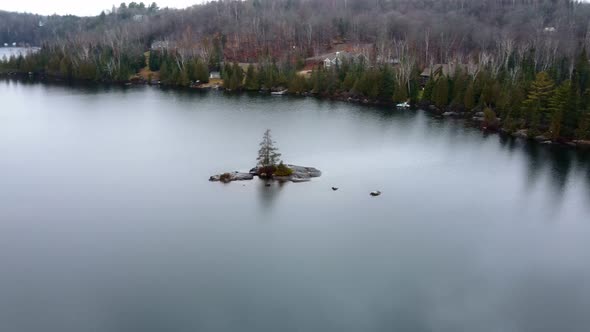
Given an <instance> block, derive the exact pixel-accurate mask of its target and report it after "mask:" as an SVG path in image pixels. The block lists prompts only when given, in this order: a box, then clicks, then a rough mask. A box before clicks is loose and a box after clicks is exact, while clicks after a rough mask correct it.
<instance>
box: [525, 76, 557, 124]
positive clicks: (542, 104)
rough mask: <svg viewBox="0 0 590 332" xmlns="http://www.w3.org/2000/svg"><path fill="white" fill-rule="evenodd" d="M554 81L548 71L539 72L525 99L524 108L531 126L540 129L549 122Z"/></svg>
mask: <svg viewBox="0 0 590 332" xmlns="http://www.w3.org/2000/svg"><path fill="white" fill-rule="evenodd" d="M553 89H554V85H553V81H552V80H551V79H550V78H549V75H548V74H547V73H546V72H540V73H538V74H537V76H536V79H535V80H534V81H533V83H532V84H531V87H530V89H529V93H528V95H527V98H526V100H525V101H524V110H525V114H526V118H527V121H528V124H529V126H530V127H531V129H533V130H534V131H538V130H540V129H541V127H542V126H543V125H544V124H546V123H547V122H548V119H549V117H550V114H551V111H550V107H549V101H550V99H551V96H552V94H553Z"/></svg>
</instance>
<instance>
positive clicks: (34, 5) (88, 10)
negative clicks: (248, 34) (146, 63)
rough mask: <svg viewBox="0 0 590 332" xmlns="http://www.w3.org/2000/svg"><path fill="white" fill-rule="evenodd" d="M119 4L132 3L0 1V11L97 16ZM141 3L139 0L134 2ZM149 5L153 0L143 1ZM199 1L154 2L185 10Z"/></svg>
mask: <svg viewBox="0 0 590 332" xmlns="http://www.w3.org/2000/svg"><path fill="white" fill-rule="evenodd" d="M121 2H126V3H129V2H133V1H129V0H117V1H114V0H0V10H6V11H15V12H27V13H35V14H41V15H51V14H60V15H64V14H73V15H79V16H90V15H98V14H100V11H101V10H104V9H109V10H110V9H111V8H112V7H113V5H116V6H117V7H118V6H119V4H121ZM135 2H138V3H139V2H141V0H139V1H138V0H135ZM143 2H144V3H145V4H146V5H149V4H151V3H152V2H153V0H150V1H146V0H143ZM199 2H201V0H160V1H158V0H156V3H157V4H158V6H160V7H174V8H186V7H189V6H192V5H194V4H195V3H199Z"/></svg>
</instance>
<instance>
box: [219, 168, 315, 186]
mask: <svg viewBox="0 0 590 332" xmlns="http://www.w3.org/2000/svg"><path fill="white" fill-rule="evenodd" d="M285 166H287V167H288V168H290V169H291V170H293V174H291V175H289V176H273V177H272V178H273V179H274V180H277V181H283V182H286V181H292V182H306V181H309V180H311V178H316V177H319V176H321V175H322V172H321V171H320V170H319V169H317V168H314V167H304V166H296V165H285ZM255 176H258V177H260V178H261V179H264V178H267V174H266V173H260V174H259V173H258V168H257V167H254V168H252V169H251V170H250V171H249V172H248V173H240V172H232V173H223V174H219V175H213V176H211V177H210V178H209V181H214V182H224V183H227V182H232V181H245V180H252V179H253V178H254V177H255Z"/></svg>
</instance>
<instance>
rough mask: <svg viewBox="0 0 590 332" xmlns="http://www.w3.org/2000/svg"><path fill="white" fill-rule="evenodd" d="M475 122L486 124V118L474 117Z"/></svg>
mask: <svg viewBox="0 0 590 332" xmlns="http://www.w3.org/2000/svg"><path fill="white" fill-rule="evenodd" d="M472 119H473V121H477V122H484V121H485V118H484V117H483V116H474V117H473V118H472Z"/></svg>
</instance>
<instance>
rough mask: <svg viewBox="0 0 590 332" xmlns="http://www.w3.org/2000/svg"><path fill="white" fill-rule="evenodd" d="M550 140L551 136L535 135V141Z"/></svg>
mask: <svg viewBox="0 0 590 332" xmlns="http://www.w3.org/2000/svg"><path fill="white" fill-rule="evenodd" d="M548 140H549V138H547V137H545V136H543V135H539V136H535V141H537V142H545V141H548Z"/></svg>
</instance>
